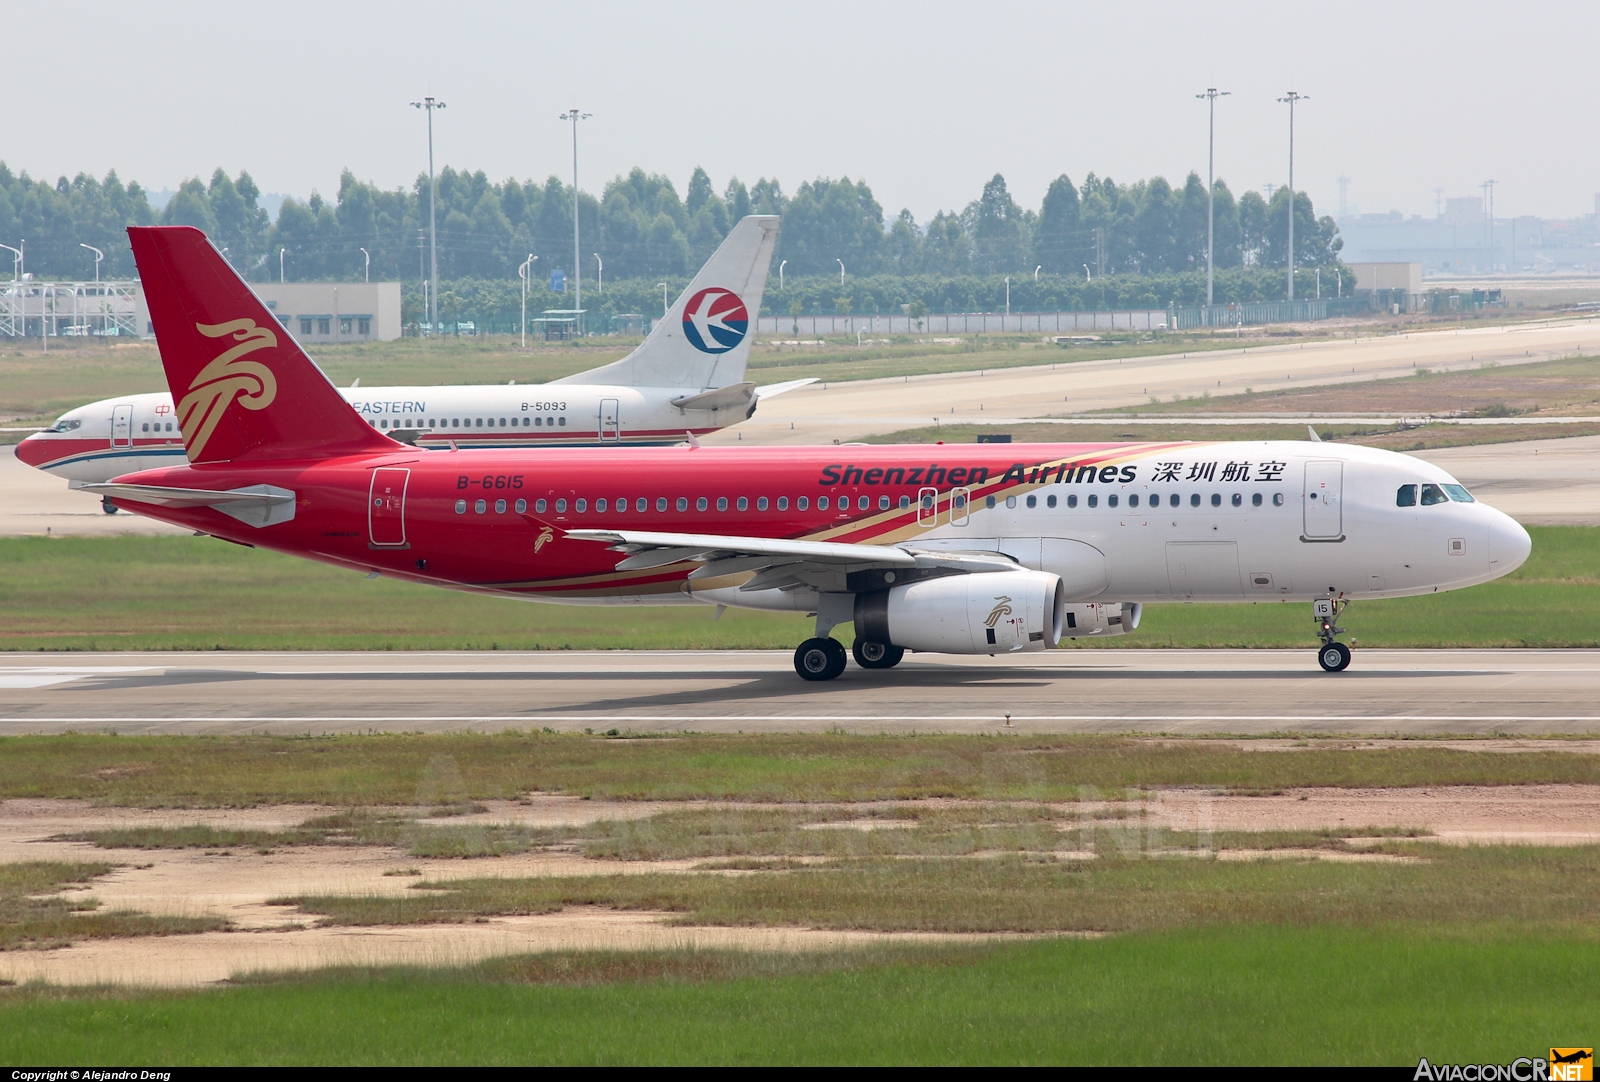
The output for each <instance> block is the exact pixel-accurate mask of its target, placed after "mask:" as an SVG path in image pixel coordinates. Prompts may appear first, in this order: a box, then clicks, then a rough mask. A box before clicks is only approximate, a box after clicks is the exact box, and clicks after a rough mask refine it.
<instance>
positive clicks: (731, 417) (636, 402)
mask: <svg viewBox="0 0 1600 1082" xmlns="http://www.w3.org/2000/svg"><path fill="white" fill-rule="evenodd" d="M777 236H778V219H777V217H776V216H772V215H752V216H750V217H747V218H744V219H742V220H740V221H739V222H738V223H737V224H736V225H735V226H734V227H733V229H732V230H731V231H730V232H729V234H728V236H727V238H726V239H725V240H723V242H722V244H721V245H720V246H719V247H718V248H717V250H716V252H714V253H713V254H712V256H711V258H710V260H708V261H707V262H706V265H705V266H704V267H703V268H702V269H701V271H700V273H699V274H698V275H697V276H696V277H695V280H694V281H693V282H692V283H690V285H689V288H688V289H686V290H685V291H684V292H683V295H682V296H680V297H679V298H678V301H677V304H676V305H675V306H674V307H673V308H672V309H671V311H670V312H669V314H668V315H667V316H665V317H663V319H662V321H661V323H660V324H659V325H657V326H656V327H655V329H654V330H653V331H652V332H651V334H650V336H649V337H648V338H646V339H645V341H644V342H643V343H642V344H641V345H640V346H639V348H638V349H636V350H634V351H633V352H632V353H630V354H629V355H628V356H626V357H624V358H622V359H621V360H619V361H616V362H614V363H612V364H608V365H605V366H603V367H601V368H596V369H593V370H592V371H588V372H580V373H578V374H577V375H572V376H567V377H565V378H563V379H558V380H555V381H554V382H552V383H544V384H530V385H525V386H516V385H510V386H498V385H490V386H457V387H370V388H363V387H360V386H355V385H353V386H351V387H347V388H341V389H340V390H339V394H340V396H341V397H343V398H344V400H345V401H346V402H348V403H349V404H350V406H351V408H352V409H354V410H355V411H356V412H357V413H358V414H360V415H361V417H362V419H363V420H365V421H366V422H367V424H368V425H370V426H371V427H373V428H376V429H378V430H379V431H380V432H383V433H385V434H387V435H389V436H390V437H391V438H392V439H395V440H399V441H401V442H404V443H410V444H413V445H415V446H418V447H425V448H430V449H442V448H445V447H448V446H451V445H452V444H453V445H454V446H456V447H458V448H462V449H471V448H483V447H493V448H510V447H573V446H584V445H591V444H607V445H620V446H627V445H638V444H662V443H676V442H678V441H681V440H682V439H683V438H684V436H685V433H694V434H696V435H703V434H705V433H707V432H715V431H717V430H718V429H720V428H725V427H727V426H728V425H732V424H737V423H738V422H740V421H742V420H744V419H746V418H747V417H749V416H750V415H751V414H752V413H754V412H755V409H756V404H757V402H758V401H759V400H760V399H762V398H771V397H772V396H773V395H776V394H782V393H783V392H784V391H788V390H793V389H794V388H795V387H800V386H804V385H805V384H808V383H815V382H816V380H813V379H802V380H792V381H790V382H787V383H777V384H771V385H768V386H766V387H757V386H756V385H755V384H754V383H752V382H748V381H746V380H745V378H744V375H745V364H746V362H747V361H748V360H749V356H750V344H751V342H752V340H753V336H752V335H751V334H750V331H751V330H753V328H752V327H751V326H750V313H751V312H754V311H758V310H759V309H760V307H761V297H762V293H763V291H764V289H765V286H766V281H767V271H768V268H769V266H770V264H771V262H772V249H773V246H774V245H775V244H776V243H777ZM273 334H274V335H276V336H278V337H280V338H285V339H287V338H288V332H287V331H284V332H278V331H274V332H273ZM357 383H358V384H359V381H357ZM17 457H18V458H20V459H21V460H22V461H24V462H26V463H28V464H29V465H31V466H36V467H38V468H39V469H42V470H47V471H49V472H50V473H54V474H56V475H58V476H60V477H64V478H66V479H67V480H68V481H69V482H71V483H72V484H73V487H82V486H83V484H84V483H88V482H96V481H109V480H111V479H112V478H113V477H117V476H119V475H121V474H124V473H131V472H133V471H135V470H147V469H155V468H157V467H160V466H166V465H172V464H176V463H181V462H183V461H185V459H184V443H183V432H182V431H181V429H180V426H179V423H178V417H177V415H176V413H175V412H174V408H173V400H172V395H171V394H168V393H166V392H160V393H152V394H136V395H123V396H122V397H119V398H107V399H103V400H101V401H99V402H92V403H90V404H89V405H87V406H80V407H78V408H77V409H74V410H69V411H68V412H67V413H64V414H62V415H61V417H60V418H59V419H58V420H57V421H56V423H55V424H53V425H51V426H50V427H49V428H48V429H46V430H45V431H43V432H38V433H35V434H34V435H32V436H29V437H28V438H27V439H26V440H24V441H22V443H21V445H19V447H18V448H17ZM105 507H106V510H107V512H108V513H110V512H111V511H114V510H115V505H114V504H112V503H110V502H109V501H107V502H106V504H105Z"/></svg>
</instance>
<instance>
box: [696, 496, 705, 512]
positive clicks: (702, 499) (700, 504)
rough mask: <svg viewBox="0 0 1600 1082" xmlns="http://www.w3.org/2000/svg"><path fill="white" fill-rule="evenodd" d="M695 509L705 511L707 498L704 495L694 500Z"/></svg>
mask: <svg viewBox="0 0 1600 1082" xmlns="http://www.w3.org/2000/svg"><path fill="white" fill-rule="evenodd" d="M694 509H695V510H696V511H704V510H705V509H706V498H705V497H704V496H701V497H700V498H699V499H697V500H695V501H694Z"/></svg>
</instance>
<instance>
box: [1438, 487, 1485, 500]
mask: <svg viewBox="0 0 1600 1082" xmlns="http://www.w3.org/2000/svg"><path fill="white" fill-rule="evenodd" d="M1444 490H1445V491H1446V492H1448V493H1450V498H1451V499H1452V500H1454V501H1456V503H1477V502H1478V501H1477V500H1475V499H1473V498H1472V493H1470V492H1468V491H1467V490H1466V489H1465V488H1463V487H1462V486H1461V485H1445V486H1444Z"/></svg>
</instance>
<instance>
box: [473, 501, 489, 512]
mask: <svg viewBox="0 0 1600 1082" xmlns="http://www.w3.org/2000/svg"><path fill="white" fill-rule="evenodd" d="M472 509H473V510H474V511H476V512H477V513H478V514H480V515H481V514H483V513H484V512H485V511H487V510H488V509H489V502H488V501H487V500H479V501H478V502H477V503H475V504H473V505H472Z"/></svg>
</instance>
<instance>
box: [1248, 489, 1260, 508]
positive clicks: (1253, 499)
mask: <svg viewBox="0 0 1600 1082" xmlns="http://www.w3.org/2000/svg"><path fill="white" fill-rule="evenodd" d="M1250 506H1251V507H1260V506H1261V493H1259V492H1252V493H1251V494H1250Z"/></svg>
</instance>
